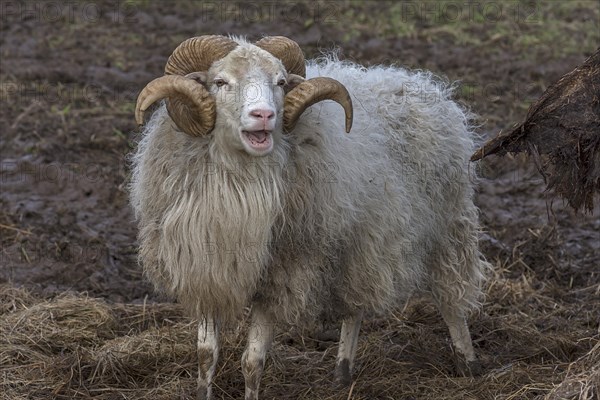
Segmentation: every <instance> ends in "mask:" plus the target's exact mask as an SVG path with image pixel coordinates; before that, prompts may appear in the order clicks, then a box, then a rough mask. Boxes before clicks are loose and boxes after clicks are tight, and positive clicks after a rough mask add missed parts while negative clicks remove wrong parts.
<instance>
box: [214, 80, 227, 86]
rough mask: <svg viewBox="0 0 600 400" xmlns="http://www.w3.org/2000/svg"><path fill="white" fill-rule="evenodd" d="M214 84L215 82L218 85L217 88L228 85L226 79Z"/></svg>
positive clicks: (216, 81)
mask: <svg viewBox="0 0 600 400" xmlns="http://www.w3.org/2000/svg"><path fill="white" fill-rule="evenodd" d="M214 82H215V85H217V87H221V86H223V85H227V81H225V79H215V81H214Z"/></svg>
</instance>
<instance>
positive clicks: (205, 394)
mask: <svg viewBox="0 0 600 400" xmlns="http://www.w3.org/2000/svg"><path fill="white" fill-rule="evenodd" d="M211 399H212V396H211V395H210V389H209V388H207V387H206V386H198V390H197V391H196V400H211Z"/></svg>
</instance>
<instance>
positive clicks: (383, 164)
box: [131, 56, 488, 324]
mask: <svg viewBox="0 0 600 400" xmlns="http://www.w3.org/2000/svg"><path fill="white" fill-rule="evenodd" d="M316 76H328V77H331V78H334V79H337V80H338V81H340V82H341V83H342V84H344V85H345V86H346V88H347V89H348V91H349V92H350V94H351V96H352V100H353V102H354V126H353V129H352V131H351V133H350V134H346V133H345V132H344V126H343V121H344V115H343V110H341V108H340V107H339V105H337V104H335V103H333V102H329V101H326V102H321V103H318V104H316V105H314V106H312V107H310V108H309V109H307V110H306V112H305V113H304V114H303V115H302V116H301V118H300V119H299V121H298V123H297V125H296V128H295V130H294V131H293V132H292V133H291V134H289V135H285V136H283V137H282V139H281V141H280V143H277V144H276V146H275V149H274V151H273V152H272V153H271V154H270V155H268V156H266V157H262V158H254V157H251V156H249V155H247V154H246V153H243V152H236V153H231V152H224V151H222V150H220V148H219V146H218V145H216V144H215V140H214V138H215V136H219V134H218V132H213V133H212V134H211V135H209V136H208V137H204V138H193V137H190V136H188V135H185V134H183V133H182V132H180V131H178V130H177V128H176V126H175V125H174V123H173V122H172V121H171V119H170V117H169V116H168V114H167V113H166V111H165V107H164V105H161V106H160V107H159V109H158V110H157V111H156V112H155V114H154V115H153V117H152V119H151V120H150V121H149V122H148V124H147V126H146V128H145V130H144V134H143V135H144V136H143V139H142V140H141V142H140V143H139V146H138V150H137V154H136V155H135V156H134V159H133V167H134V173H133V178H132V183H131V198H132V204H133V207H134V209H135V211H136V216H137V217H138V219H139V226H140V233H139V241H140V260H141V262H142V264H143V265H144V269H145V271H146V274H147V276H148V277H149V279H150V280H151V281H152V282H153V283H154V284H155V285H156V286H157V287H158V288H160V289H161V290H164V291H166V292H167V293H169V294H170V295H172V296H174V297H176V298H177V299H178V301H179V302H180V303H182V304H183V305H184V306H185V307H186V308H187V309H188V310H189V312H190V313H192V315H194V316H195V317H198V318H201V317H203V316H213V317H217V318H218V319H219V320H220V321H221V322H222V323H225V324H226V323H231V322H234V321H236V319H237V318H238V317H239V316H240V314H241V312H242V311H243V309H244V307H247V306H249V305H251V304H253V303H255V304H260V305H261V306H262V307H263V309H264V310H266V311H267V312H268V313H270V314H271V317H272V318H273V319H274V320H275V321H278V322H286V323H298V322H299V321H300V320H305V319H314V318H317V317H320V316H323V315H332V316H345V315H348V314H350V313H353V312H355V311H356V310H358V309H362V310H366V311H367V312H378V313H382V312H386V311H388V310H389V309H390V308H392V307H394V306H395V305H396V304H398V302H399V301H402V300H405V299H406V298H407V297H408V296H410V295H411V293H413V292H414V291H415V290H418V291H421V292H426V293H429V294H430V295H431V296H432V298H433V299H434V301H435V302H436V303H437V304H438V305H439V306H442V307H444V305H451V306H452V307H459V308H461V309H463V310H464V311H465V312H467V311H468V310H469V309H470V308H472V307H475V306H477V305H478V299H479V296H480V292H481V284H482V282H483V278H484V274H483V272H484V270H485V269H486V268H487V266H488V264H487V263H486V262H485V261H483V259H482V257H481V254H480V252H479V249H478V244H477V234H478V220H477V219H478V217H477V209H476V208H475V206H474V205H473V201H472V197H473V189H472V186H473V183H472V182H471V179H470V178H471V176H472V175H471V174H470V172H469V164H468V160H469V156H470V154H471V153H472V151H473V148H474V143H473V134H472V132H471V131H470V128H469V124H468V118H467V115H466V113H465V112H464V110H462V109H461V108H460V107H459V106H458V105H457V104H456V103H455V102H453V101H452V100H451V99H450V96H451V88H450V87H449V86H448V85H447V84H445V83H444V82H442V81H440V80H437V79H435V78H434V77H433V76H432V75H431V74H430V73H427V72H410V71H407V70H404V69H401V68H397V67H383V66H377V67H371V68H364V67H362V66H359V65H356V64H353V63H349V62H340V61H339V60H337V59H336V57H335V56H327V57H323V58H322V59H320V60H317V61H312V62H310V63H309V64H308V65H307V77H308V78H310V77H316ZM216 129H219V128H218V127H217V128H216Z"/></svg>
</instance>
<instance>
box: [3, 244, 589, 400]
mask: <svg viewBox="0 0 600 400" xmlns="http://www.w3.org/2000/svg"><path fill="white" fill-rule="evenodd" d="M553 240H556V238H554V237H553V235H552V233H551V232H541V233H540V232H529V233H526V234H524V237H523V240H520V241H518V244H517V245H515V246H514V248H512V249H505V250H503V251H499V252H498V253H497V254H495V255H494V257H495V268H494V271H493V276H492V279H491V280H490V284H489V287H488V289H487V302H486V304H485V305H484V308H483V310H482V311H481V313H479V315H475V316H473V318H472V320H471V321H470V322H471V327H472V333H473V337H474V344H475V347H476V351H477V353H478V354H479V356H480V358H481V360H482V364H483V367H484V373H483V375H482V376H480V377H476V378H464V377H456V376H455V373H454V367H453V363H452V354H451V346H450V340H449V338H448V334H447V331H446V328H445V326H444V324H443V322H442V320H441V318H440V316H439V314H438V313H437V311H436V310H435V308H434V307H433V306H432V305H431V304H430V303H429V302H427V301H425V300H423V299H414V300H412V301H411V302H410V303H408V304H407V305H405V307H404V308H403V309H398V310H397V312H395V313H394V314H393V315H392V316H391V317H390V318H385V319H383V318H376V317H372V318H369V319H368V320H367V321H365V324H364V326H363V329H362V335H361V338H360V341H359V348H358V355H357V364H356V373H355V380H354V383H353V384H352V386H351V387H350V388H338V387H336V385H335V384H334V383H332V371H333V365H334V362H335V353H336V351H337V343H336V339H335V337H336V335H337V332H336V331H335V329H334V330H333V331H331V332H329V333H330V334H329V337H327V335H324V334H321V335H318V339H317V336H316V335H314V334H313V333H312V332H308V331H307V330H302V329H296V330H291V331H284V332H282V331H280V333H279V334H278V335H277V337H276V341H275V344H274V347H273V350H272V351H271V356H270V358H269V360H268V361H267V366H266V370H265V375H264V377H263V379H262V385H261V386H262V388H261V391H262V398H264V399H287V398H289V399H326V400H333V399H336V400H338V399H339V400H342V399H344V400H345V399H357V400H358V399H365V400H366V399H369V400H371V399H394V400H409V399H415V400H416V399H441V400H443V399H447V400H450V399H452V400H455V399H461V400H485V399H495V400H511V399H515V400H516V399H536V400H559V399H560V400H565V399H566V400H593V399H596V400H597V399H598V390H599V386H600V344H599V338H600V331H599V328H598V322H599V321H598V319H599V316H600V285H598V283H597V272H596V271H594V270H593V268H594V267H593V266H592V267H590V270H585V271H577V272H576V273H575V272H572V271H571V272H569V271H562V272H561V271H559V269H558V268H557V266H556V265H553V264H552V262H551V259H552V257H553V255H552V254H551V253H549V252H548V251H547V249H548V248H553V247H554V244H553V243H551V242H552V241H553ZM544 249H546V250H544ZM534 258H537V261H536V259H534ZM541 265H544V267H540V266H541ZM568 274H571V276H570V277H569V276H568ZM0 299H1V304H2V307H1V308H0V312H1V314H0V315H1V317H0V333H1V334H0V365H1V367H0V368H1V374H0V376H1V380H0V398H2V399H11V400H13V399H48V398H55V399H91V398H93V399H178V398H193V395H194V389H195V375H196V354H195V347H194V346H195V324H194V323H193V322H191V321H189V320H187V319H185V318H184V317H183V316H182V314H181V310H180V308H179V307H178V306H177V305H175V304H168V303H164V304H162V303H161V304H109V303H106V302H105V301H104V300H101V299H95V298H89V297H87V296H85V295H84V294H64V295H60V296H58V297H55V298H52V299H42V298H39V297H36V296H33V295H32V294H31V293H29V292H27V291H26V290H23V289H17V288H14V287H10V286H0ZM327 328H330V327H324V331H326V329H327ZM244 337H245V328H244V327H242V328H240V329H239V330H237V331H230V332H225V333H224V335H223V342H224V343H223V349H222V351H221V355H220V360H219V364H218V366H217V378H216V381H215V388H214V393H215V395H216V398H218V399H237V398H241V397H243V388H244V383H243V377H242V373H241V370H240V359H241V354H242V351H243V347H244V342H245V340H244Z"/></svg>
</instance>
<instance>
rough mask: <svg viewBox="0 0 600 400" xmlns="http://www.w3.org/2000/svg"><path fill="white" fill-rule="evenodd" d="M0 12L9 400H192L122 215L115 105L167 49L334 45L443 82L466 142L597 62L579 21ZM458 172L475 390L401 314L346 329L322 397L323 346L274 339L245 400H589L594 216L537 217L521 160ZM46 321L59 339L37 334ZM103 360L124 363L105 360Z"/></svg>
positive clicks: (173, 329)
mask: <svg viewBox="0 0 600 400" xmlns="http://www.w3.org/2000/svg"><path fill="white" fill-rule="evenodd" d="M0 7H1V9H0V17H1V20H0V21H1V24H2V25H1V27H0V32H1V38H0V57H1V58H0V62H1V71H0V78H1V83H0V96H1V97H0V98H1V104H2V106H1V107H0V132H1V136H0V151H1V164H0V168H1V169H0V173H1V175H0V178H1V181H0V184H1V192H0V235H1V236H0V246H1V249H0V250H1V251H0V285H2V286H1V287H2V291H1V296H0V297H2V299H3V304H2V308H1V309H0V311H1V312H2V313H1V314H0V318H2V320H1V323H0V326H1V328H0V330H2V337H1V338H0V398H7V399H17V398H19V399H21V398H22V399H34V398H35V399H45V398H61V399H62V398H82V399H84V398H106V399H113V398H115V399H116V398H131V399H133V398H136V399H137V398H165V399H167V398H185V397H187V396H190V395H191V394H192V393H193V387H194V373H195V369H194V363H195V359H194V356H193V338H192V336H193V332H192V331H193V328H191V327H190V325H189V323H188V321H187V320H186V319H185V318H184V317H182V316H181V313H180V311H179V309H178V307H177V306H176V305H172V304H170V303H169V302H168V300H167V299H164V298H161V296H159V295H157V294H155V293H154V292H153V291H152V289H151V287H150V285H149V284H148V283H147V282H146V281H145V280H144V279H143V276H142V273H141V269H140V267H139V266H138V265H137V262H136V238H135V236H136V227H135V223H134V221H133V215H132V212H131V210H130V208H129V206H128V195H127V180H128V176H129V168H128V162H127V155H128V154H129V153H130V152H131V151H132V149H133V148H134V147H135V143H136V141H137V140H138V139H139V131H138V130H137V128H136V126H135V122H134V118H133V108H134V101H135V98H136V97H137V94H138V93H139V91H140V90H141V88H143V87H144V85H145V84H146V83H147V82H148V81H150V80H151V79H153V78H155V77H157V76H159V75H161V74H162V70H163V67H164V64H165V61H166V58H167V57H168V55H169V54H170V53H171V51H172V50H173V49H174V48H175V47H176V46H177V44H179V43H180V42H181V41H182V40H184V39H186V38H188V37H191V36H196V35H201V34H226V33H232V34H240V35H247V36H248V37H249V38H251V39H256V38H260V37H261V36H263V35H285V36H289V37H291V38H293V39H294V40H296V41H297V42H298V43H299V44H300V45H301V46H302V48H303V49H304V51H305V54H306V55H307V57H312V56H316V55H318V54H319V52H320V51H321V50H324V49H332V48H334V47H339V48H340V49H341V54H342V56H343V57H344V58H347V59H351V60H355V61H357V62H360V63H363V64H366V65H369V64H376V63H385V64H390V63H396V64H399V65H402V66H405V67H407V68H422V69H429V70H431V71H433V72H434V73H436V74H438V75H440V76H442V77H445V79H447V80H449V81H452V82H456V87H457V89H456V96H457V99H458V100H459V101H460V102H461V103H462V104H463V105H465V106H466V107H468V108H470V109H471V110H472V111H473V113H475V114H476V115H477V116H478V117H477V118H476V119H475V120H474V123H476V124H477V125H478V129H477V130H478V133H479V134H480V135H481V137H482V138H485V137H489V136H491V135H494V134H495V133H497V132H498V131H499V130H502V129H509V128H510V127H511V126H512V125H513V124H515V123H517V122H519V121H520V120H521V119H522V118H524V116H525V114H526V111H527V107H528V105H529V104H530V103H531V102H532V101H533V100H535V99H536V98H537V97H538V96H539V95H541V93H542V92H543V90H544V89H545V88H546V87H547V86H548V85H549V84H551V83H552V82H554V81H555V80H557V79H558V78H559V77H560V76H561V75H562V74H564V73H566V72H568V71H570V70H571V69H573V68H574V67H575V66H576V65H578V64H579V63H581V62H582V61H583V60H584V59H585V58H586V57H587V56H589V55H590V54H591V53H592V52H593V51H594V50H595V48H596V46H597V45H598V43H600V34H598V32H600V24H599V19H600V5H599V4H597V3H596V2H594V1H572V2H560V1H559V2H548V3H544V2H517V1H505V2H477V3H467V2H449V1H444V2H425V3H421V2H410V1H407V2H369V1H356V2H353V1H338V2H331V1H325V2H316V3H313V2H305V1H297V2H283V3H276V2H245V3H239V2H229V3H219V2H195V1H182V2H167V1H164V2H162V1H161V2H153V1H148V0H138V1H92V2H85V1H81V2H72V1H65V2H56V1H52V2H18V1H6V2H2V4H1V5H0ZM477 168H478V170H479V171H480V173H481V175H482V176H483V179H482V181H481V184H480V187H479V190H478V194H477V205H478V206H479V207H480V209H481V221H482V225H483V229H484V232H483V234H482V240H481V244H482V248H483V251H484V253H485V255H486V257H487V258H488V259H489V260H490V261H491V262H492V263H493V265H494V271H493V274H492V276H491V279H490V282H489V287H488V290H487V298H486V303H485V305H484V307H483V309H482V311H481V312H480V313H479V314H478V315H474V316H473V317H472V319H471V321H470V325H471V327H472V332H473V336H474V341H475V346H476V350H477V352H478V354H479V355H480V357H481V359H482V362H483V366H484V374H483V375H482V376H481V377H478V378H457V377H455V376H454V371H453V365H452V362H451V355H450V347H449V340H448V338H447V333H446V331H445V328H444V326H443V324H442V322H441V319H440V317H439V315H437V313H436V312H435V310H433V309H432V307H431V306H430V305H429V304H428V303H426V302H422V301H420V300H415V301H414V302H412V303H410V304H409V305H408V306H407V307H406V308H405V309H404V310H400V309H399V310H398V312H397V313H395V314H394V316H393V317H392V318H391V319H379V318H372V319H370V320H368V321H367V322H366V324H365V327H364V330H363V336H362V338H361V342H360V344H359V358H358V360H357V373H356V379H355V382H354V384H353V386H352V388H350V389H348V388H346V389H338V388H335V387H334V385H333V384H331V383H330V382H329V381H330V370H329V369H330V368H331V366H332V364H333V358H334V354H335V349H336V346H337V344H336V343H335V342H334V341H331V342H328V341H325V342H319V341H317V340H315V339H313V338H311V334H310V332H304V331H302V330H301V329H300V330H298V331H292V332H281V333H280V334H279V335H278V337H277V344H276V346H275V348H274V350H273V360H272V361H269V362H268V363H267V371H266V375H265V377H264V379H263V389H264V398H269V399H270V398H273V399H281V398H303V399H304V398H305V399H321V398H328V399H346V398H353V399H407V400H408V399H450V398H461V399H543V398H546V399H550V398H552V399H562V398H569V399H571V398H572V399H587V400H589V399H593V398H594V399H598V386H599V381H600V348H599V347H598V340H599V334H600V331H599V329H600V328H599V319H600V278H599V272H598V266H599V265H600V238H599V232H600V209H599V208H598V207H597V209H596V210H595V212H594V214H593V215H582V214H581V213H575V212H574V211H573V210H570V209H568V208H567V207H566V206H565V205H564V204H563V203H562V201H561V200H558V199H553V198H552V196H551V193H545V192H544V187H545V186H544V182H543V179H542V177H541V176H539V175H538V174H537V173H536V172H535V169H534V168H533V167H532V165H531V162H530V161H528V160H526V159H522V158H511V157H505V158H502V159H497V158H493V157H492V158H490V159H488V160H485V161H483V162H481V163H480V164H479V165H478V166H477ZM59 314H60V315H61V316H63V317H64V318H62V319H60V321H63V322H64V321H67V322H68V323H60V321H59V322H57V318H58V317H56V315H59ZM48 315H50V316H48ZM55 317H56V318H55ZM36 318H37V319H36ZM26 321H33V322H35V321H39V322H40V324H41V325H43V326H44V327H41V326H36V325H35V324H29V325H27V324H26ZM23 324H25V325H23ZM53 324H56V325H53ZM73 326H83V327H82V328H81V329H79V330H76V329H74V328H73ZM46 328H47V329H46ZM44 329H46V330H44ZM86 329H87V330H86ZM83 331H85V332H84V333H85V334H83V333H81V332H83ZM70 333H72V337H70V336H69V334H70ZM128 340H129V341H128ZM153 340H154V341H153ZM119 341H122V342H123V343H125V344H127V345H128V346H130V347H126V346H125V347H123V348H126V351H125V352H127V353H128V354H131V355H139V357H138V358H139V359H138V358H135V357H134V358H135V362H134V361H132V360H133V358H128V357H126V358H125V359H121V358H118V357H117V356H114V357H116V358H118V360H117V361H118V362H117V361H115V360H114V359H113V358H114V357H113V355H114V354H122V353H123V351H122V352H121V353H119V351H117V350H115V348H116V347H114V346H117V344H118V343H120V342H119ZM241 341H242V336H241V335H240V334H239V332H237V333H236V332H231V333H230V334H229V336H228V337H227V338H226V343H227V346H226V348H225V350H224V354H223V356H222V358H221V362H220V364H219V371H218V372H217V375H218V377H217V380H216V385H217V387H216V389H215V394H216V396H217V398H239V397H240V395H241V394H242V393H243V381H242V379H241V372H240V371H239V368H238V367H237V366H238V365H239V359H240V357H241V349H242V347H241V346H242V345H243V343H242V342H241ZM123 343H122V344H123ZM148 343H149V344H148ZM153 343H161V345H160V346H163V347H164V348H168V349H171V350H172V351H171V350H169V351H167V350H165V349H163V347H160V346H159V345H156V346H155V345H153ZM111 346H113V347H111ZM123 346H124V344H123ZM144 346H147V347H144ZM169 346H170V347H169ZM177 346H180V347H177ZM181 346H182V347H181ZM176 347H177V348H176ZM144 349H146V350H144ZM98 354H100V355H98ZM140 354H141V355H140ZM165 354H167V355H165ZM111 357H113V358H111ZM132 357H133V356H132ZM153 357H154V358H153ZM107 359H110V360H112V361H110V362H109V361H106V360H107ZM140 359H143V360H144V362H142V361H140ZM152 360H154V361H152ZM234 364H235V365H234ZM149 365H151V367H148V366H149ZM174 376H175V377H174ZM174 379H175V380H174ZM147 396H151V397H147Z"/></svg>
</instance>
